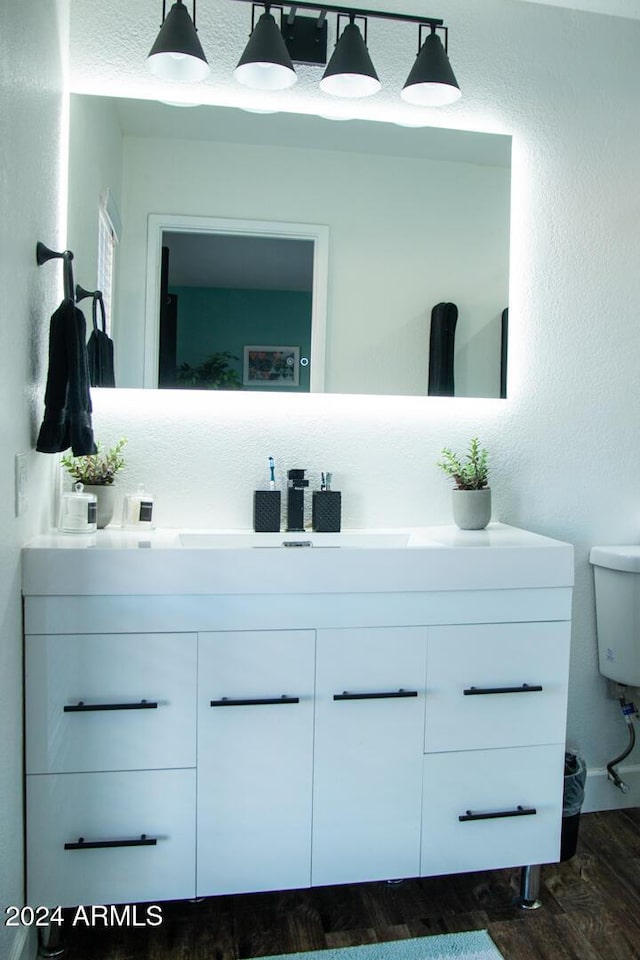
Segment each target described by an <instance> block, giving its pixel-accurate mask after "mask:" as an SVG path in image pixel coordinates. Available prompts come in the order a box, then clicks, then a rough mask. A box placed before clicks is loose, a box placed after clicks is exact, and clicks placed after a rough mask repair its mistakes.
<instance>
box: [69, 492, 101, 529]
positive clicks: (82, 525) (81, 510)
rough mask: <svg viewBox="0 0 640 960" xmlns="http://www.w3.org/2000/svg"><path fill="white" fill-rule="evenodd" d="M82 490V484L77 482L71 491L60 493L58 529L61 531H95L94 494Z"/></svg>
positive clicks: (95, 507) (95, 509) (95, 510)
mask: <svg viewBox="0 0 640 960" xmlns="http://www.w3.org/2000/svg"><path fill="white" fill-rule="evenodd" d="M83 491H84V486H83V484H81V483H80V482H78V483H76V485H75V486H74V488H73V490H72V491H71V493H63V494H62V503H61V506H60V529H61V531H62V532H63V533H95V531H96V529H97V513H98V508H97V501H96V497H95V494H93V493H84V492H83Z"/></svg>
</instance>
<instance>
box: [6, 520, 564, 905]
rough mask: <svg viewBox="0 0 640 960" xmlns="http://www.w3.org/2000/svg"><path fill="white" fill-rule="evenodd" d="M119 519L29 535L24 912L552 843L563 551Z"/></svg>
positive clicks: (495, 537) (488, 860) (515, 858)
mask: <svg viewBox="0 0 640 960" xmlns="http://www.w3.org/2000/svg"><path fill="white" fill-rule="evenodd" d="M118 533H120V531H118V532H117V533H110V532H109V531H108V530H107V531H99V532H98V534H97V535H96V536H95V537H94V538H93V539H92V540H91V541H90V547H91V549H87V546H86V545H85V546H84V547H83V546H82V545H81V543H80V542H79V540H78V539H76V538H73V537H71V538H68V537H67V538H62V537H59V538H55V537H51V538H40V539H39V540H37V541H35V542H34V543H33V544H31V545H30V546H28V547H27V548H26V549H25V551H24V564H23V591H24V595H25V646H26V650H25V665H26V744H27V751H26V769H27V789H26V793H27V895H28V902H29V903H30V904H32V905H34V906H35V905H37V904H48V905H53V904H63V905H67V906H73V905H77V904H89V903H122V902H137V901H156V900H164V899H177V898H188V897H193V896H211V895H216V894H228V893H236V892H250V891H259V890H269V889H287V888H295V887H303V886H308V885H324V884H337V883H346V882H359V881H369V880H374V879H396V878H400V877H410V876H420V875H422V876H431V875H438V874H443V873H453V872H463V871H469V870H479V869H489V868H497V867H505V866H526V867H529V866H531V865H535V864H540V863H544V862H549V861H554V860H556V859H557V858H558V856H559V847H560V828H561V812H562V789H563V758H564V739H565V716H566V700H567V683H568V664H569V637H570V620H571V594H572V589H571V588H572V583H573V553H572V548H571V547H570V546H569V545H567V544H562V543H559V542H557V541H554V540H549V539H548V538H545V537H540V536H537V535H535V534H529V533H526V532H525V531H519V530H515V529H513V528H509V527H504V526H502V525H500V524H491V525H490V528H489V530H488V531H480V532H477V531H473V532H469V533H461V532H460V531H457V530H452V529H451V528H432V529H431V530H430V531H428V532H427V533H425V532H424V531H421V532H420V536H419V537H418V538H417V541H416V542H417V543H418V546H417V547H416V549H415V550H413V549H412V547H411V546H406V547H404V548H396V547H395V546H393V547H390V548H389V549H387V548H384V547H379V548H378V549H375V548H372V549H357V548H348V547H345V548H342V549H336V548H335V545H333V544H332V546H333V547H334V549H326V550H315V549H311V550H307V551H302V550H293V551H292V550H282V549H278V548H273V549H263V550H251V549H247V548H244V549H234V548H233V547H231V548H225V549H210V550H198V549H185V548H184V547H182V546H181V545H180V542H179V540H178V538H176V537H174V538H173V539H171V538H170V537H168V536H167V535H166V534H163V535H161V534H160V532H157V533H151V534H147V535H146V536H145V539H144V541H142V542H140V543H139V544H138V543H137V541H136V540H135V538H134V539H133V540H132V539H131V538H130V537H129V538H127V537H125V536H124V535H123V536H122V537H119V536H118ZM438 538H439V539H438ZM80 539H83V538H80ZM232 539H233V538H232ZM376 542H377V543H378V544H379V543H383V542H385V541H384V540H383V539H378V540H377V541H376ZM388 542H389V543H394V544H395V543H396V542H397V539H396V538H389V541H388ZM76 543H77V546H76V545H75V544H76ZM63 551H64V563H62V562H61V555H62V552H63Z"/></svg>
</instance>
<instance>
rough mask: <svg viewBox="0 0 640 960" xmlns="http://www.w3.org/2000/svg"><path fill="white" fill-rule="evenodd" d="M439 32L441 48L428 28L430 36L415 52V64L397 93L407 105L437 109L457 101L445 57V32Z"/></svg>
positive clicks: (453, 78) (454, 82)
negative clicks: (442, 35)
mask: <svg viewBox="0 0 640 960" xmlns="http://www.w3.org/2000/svg"><path fill="white" fill-rule="evenodd" d="M421 30H422V25H421V26H420V32H421ZM443 30H444V39H445V45H444V46H443V45H442V41H441V39H440V37H439V36H438V34H437V33H436V29H435V27H434V26H432V27H431V33H429V34H428V36H427V38H426V40H425V41H424V43H423V44H422V45H421V47H420V49H419V50H418V56H417V57H416V62H415V63H414V65H413V68H412V70H411V73H410V74H409V76H408V77H407V82H406V83H405V85H404V87H403V88H402V92H401V94H400V96H401V97H402V99H403V100H405V101H406V102H407V103H413V104H416V105H417V106H420V107H440V106H444V105H445V104H448V103H455V102H456V100H459V99H460V96H461V93H460V87H459V86H458V81H457V80H456V78H455V74H454V72H453V70H452V69H451V64H450V63H449V58H448V56H447V40H448V36H447V35H448V32H449V31H448V30H447V28H446V27H444V28H443Z"/></svg>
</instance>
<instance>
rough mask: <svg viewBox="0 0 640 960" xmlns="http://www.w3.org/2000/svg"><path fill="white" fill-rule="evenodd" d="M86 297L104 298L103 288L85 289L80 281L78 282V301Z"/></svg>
mask: <svg viewBox="0 0 640 960" xmlns="http://www.w3.org/2000/svg"><path fill="white" fill-rule="evenodd" d="M86 297H93V298H94V300H102V290H85V288H84V287H81V286H80V284H79V283H77V284H76V303H80V301H81V300H84V299H85V298H86Z"/></svg>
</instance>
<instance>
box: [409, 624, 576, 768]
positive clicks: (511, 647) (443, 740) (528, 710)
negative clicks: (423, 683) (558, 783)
mask: <svg viewBox="0 0 640 960" xmlns="http://www.w3.org/2000/svg"><path fill="white" fill-rule="evenodd" d="M569 641H570V624H569V623H568V622H563V621H557V622H549V623H489V624H471V625H458V626H442V627H432V628H430V629H429V642H428V649H427V697H426V701H427V702H426V717H425V752H426V753H431V752H434V751H446V750H476V749H484V748H490V747H511V746H526V745H528V744H544V743H558V742H559V741H561V740H564V735H565V719H566V709H567V674H568V669H569Z"/></svg>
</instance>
